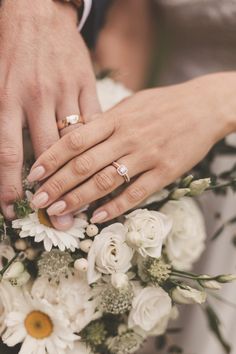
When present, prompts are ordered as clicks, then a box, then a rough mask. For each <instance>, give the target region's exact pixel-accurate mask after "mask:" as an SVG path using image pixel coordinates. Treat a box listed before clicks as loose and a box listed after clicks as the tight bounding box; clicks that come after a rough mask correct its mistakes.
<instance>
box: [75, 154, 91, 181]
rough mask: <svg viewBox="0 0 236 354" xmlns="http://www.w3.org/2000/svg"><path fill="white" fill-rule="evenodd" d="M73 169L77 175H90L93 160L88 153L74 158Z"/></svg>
mask: <svg viewBox="0 0 236 354" xmlns="http://www.w3.org/2000/svg"><path fill="white" fill-rule="evenodd" d="M72 170H73V172H74V174H75V175H82V176H84V175H88V174H89V173H90V172H91V170H92V160H91V158H90V157H88V156H87V155H83V156H80V157H76V158H75V159H74V160H72Z"/></svg>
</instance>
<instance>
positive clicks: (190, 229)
mask: <svg viewBox="0 0 236 354" xmlns="http://www.w3.org/2000/svg"><path fill="white" fill-rule="evenodd" d="M161 211H162V212H163V213H164V214H166V215H167V216H170V217H171V218H172V220H173V227H172V229H171V231H170V233H169V235H168V236H167V238H166V241H165V245H166V252H167V256H168V258H169V260H170V261H171V263H172V265H173V266H174V267H175V268H177V269H180V270H189V269H191V268H192V264H193V263H194V262H195V261H196V260H197V259H198V258H199V257H200V255H201V253H202V252H203V250H204V248H205V239H206V229H205V223H204V219H203V215H202V212H201V210H200V209H199V207H198V205H197V204H196V202H195V201H194V200H193V199H192V198H188V197H185V198H182V199H180V200H172V201H169V202H168V203H166V204H165V205H164V206H163V207H162V209H161Z"/></svg>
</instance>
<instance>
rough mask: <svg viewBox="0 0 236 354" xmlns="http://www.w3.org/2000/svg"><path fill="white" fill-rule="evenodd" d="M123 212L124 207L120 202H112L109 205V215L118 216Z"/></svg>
mask: <svg viewBox="0 0 236 354" xmlns="http://www.w3.org/2000/svg"><path fill="white" fill-rule="evenodd" d="M124 212H125V208H124V205H123V204H122V203H121V201H118V200H116V201H113V202H112V204H111V213H110V214H111V215H113V216H114V217H115V216H118V215H121V214H123V213H124Z"/></svg>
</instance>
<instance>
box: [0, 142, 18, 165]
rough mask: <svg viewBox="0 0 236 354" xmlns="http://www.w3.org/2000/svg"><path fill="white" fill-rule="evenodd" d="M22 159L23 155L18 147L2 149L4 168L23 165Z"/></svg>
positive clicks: (0, 159) (1, 157)
mask: <svg viewBox="0 0 236 354" xmlns="http://www.w3.org/2000/svg"><path fill="white" fill-rule="evenodd" d="M21 159H22V157H21V153H20V150H19V149H17V147H13V146H3V147H1V148H0V161H1V163H2V164H4V166H12V165H17V166H18V165H19V164H20V163H21Z"/></svg>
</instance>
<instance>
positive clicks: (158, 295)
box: [128, 287, 172, 336]
mask: <svg viewBox="0 0 236 354" xmlns="http://www.w3.org/2000/svg"><path fill="white" fill-rule="evenodd" d="M136 292H137V293H136V295H135V297H134V299H133V303H132V310H131V311H130V314H129V318H128V326H129V328H131V329H133V330H134V331H135V332H136V333H138V334H140V335H142V336H157V335H161V334H163V333H164V332H165V330H166V328H167V325H168V322H169V319H170V317H171V314H172V306H171V298H170V297H169V295H168V294H167V293H166V292H165V291H164V290H163V289H162V288H161V287H146V288H144V289H141V290H140V289H139V290H138V291H137V290H136Z"/></svg>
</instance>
